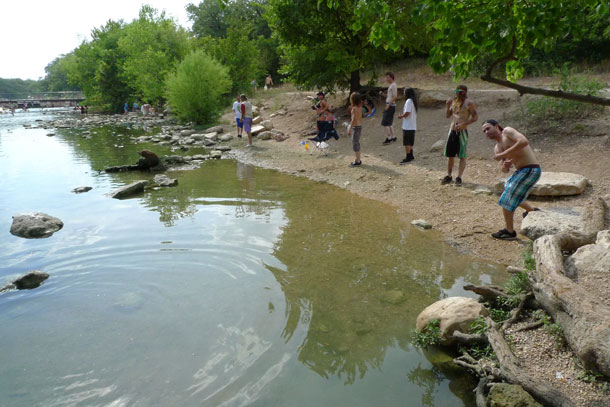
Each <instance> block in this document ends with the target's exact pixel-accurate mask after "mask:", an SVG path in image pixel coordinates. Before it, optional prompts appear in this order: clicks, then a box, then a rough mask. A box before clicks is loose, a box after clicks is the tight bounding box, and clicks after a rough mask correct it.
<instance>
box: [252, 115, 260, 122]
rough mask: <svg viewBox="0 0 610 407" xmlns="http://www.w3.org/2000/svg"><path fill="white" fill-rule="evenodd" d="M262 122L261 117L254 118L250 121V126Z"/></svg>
mask: <svg viewBox="0 0 610 407" xmlns="http://www.w3.org/2000/svg"><path fill="white" fill-rule="evenodd" d="M262 121H263V118H262V117H260V116H256V117H255V118H254V119H252V124H259V123H260V122H262Z"/></svg>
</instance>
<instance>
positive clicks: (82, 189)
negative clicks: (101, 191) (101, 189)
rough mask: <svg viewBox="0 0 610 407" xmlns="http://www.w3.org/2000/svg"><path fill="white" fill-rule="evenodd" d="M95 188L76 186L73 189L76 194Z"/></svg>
mask: <svg viewBox="0 0 610 407" xmlns="http://www.w3.org/2000/svg"><path fill="white" fill-rule="evenodd" d="M92 189H93V188H91V187H76V188H74V189H73V190H72V192H74V193H75V194H82V193H83V192H88V191H91V190H92Z"/></svg>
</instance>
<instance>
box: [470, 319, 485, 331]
mask: <svg viewBox="0 0 610 407" xmlns="http://www.w3.org/2000/svg"><path fill="white" fill-rule="evenodd" d="M488 328H489V327H488V326H487V322H485V318H483V317H478V318H477V319H475V320H474V321H472V323H471V324H470V333H471V334H475V335H481V334H484V333H485V332H487V329H488Z"/></svg>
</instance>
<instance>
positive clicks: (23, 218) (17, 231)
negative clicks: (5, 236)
mask: <svg viewBox="0 0 610 407" xmlns="http://www.w3.org/2000/svg"><path fill="white" fill-rule="evenodd" d="M63 227H64V223H63V222H62V221H61V220H59V219H57V218H55V217H53V216H51V215H47V214H46V213H41V212H34V213H25V214H21V215H16V216H13V224H12V225H11V234H12V235H15V236H19V237H23V238H25V239H41V238H45V237H50V236H52V235H53V233H55V232H57V231H58V230H60V229H61V228H63Z"/></svg>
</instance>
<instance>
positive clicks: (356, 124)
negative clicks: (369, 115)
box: [347, 92, 362, 167]
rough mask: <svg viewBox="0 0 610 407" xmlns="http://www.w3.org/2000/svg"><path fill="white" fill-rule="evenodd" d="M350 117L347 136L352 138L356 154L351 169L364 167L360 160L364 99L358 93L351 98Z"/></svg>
mask: <svg viewBox="0 0 610 407" xmlns="http://www.w3.org/2000/svg"><path fill="white" fill-rule="evenodd" d="M349 101H350V104H351V106H350V115H351V118H352V120H351V122H350V124H349V127H348V128H347V134H348V136H350V137H351V138H352V148H353V150H354V153H356V159H355V160H354V162H352V163H351V164H350V167H357V166H359V165H362V161H361V160H360V134H361V132H362V97H361V96H360V94H359V93H358V92H354V93H352V94H351V96H350V98H349Z"/></svg>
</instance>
